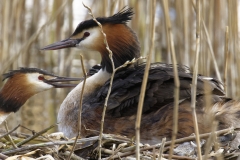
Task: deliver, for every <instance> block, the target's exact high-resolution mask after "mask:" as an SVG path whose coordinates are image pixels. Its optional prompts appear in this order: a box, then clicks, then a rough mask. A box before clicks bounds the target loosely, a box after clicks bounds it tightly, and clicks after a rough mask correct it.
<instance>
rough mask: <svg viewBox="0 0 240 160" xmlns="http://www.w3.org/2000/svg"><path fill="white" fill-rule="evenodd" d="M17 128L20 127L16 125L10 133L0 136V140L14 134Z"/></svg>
mask: <svg viewBox="0 0 240 160" xmlns="http://www.w3.org/2000/svg"><path fill="white" fill-rule="evenodd" d="M19 126H20V124H19V125H17V126H16V127H14V128H13V129H12V130H11V131H9V132H7V133H5V134H3V135H1V136H0V139H2V138H3V137H5V136H7V135H10V134H11V133H12V132H14V131H15V130H16V129H18V127H19Z"/></svg>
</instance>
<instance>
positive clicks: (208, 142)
mask: <svg viewBox="0 0 240 160" xmlns="http://www.w3.org/2000/svg"><path fill="white" fill-rule="evenodd" d="M217 127H218V123H217V122H216V121H214V122H213V125H212V129H211V131H212V134H211V135H210V136H209V137H208V139H207V142H206V143H205V149H204V152H205V155H204V156H203V160H207V158H208V152H209V151H210V149H211V147H212V143H213V141H214V138H215V131H216V130H217Z"/></svg>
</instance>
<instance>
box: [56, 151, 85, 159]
mask: <svg viewBox="0 0 240 160" xmlns="http://www.w3.org/2000/svg"><path fill="white" fill-rule="evenodd" d="M59 154H60V155H61V156H68V158H69V157H71V159H72V160H84V159H83V158H81V157H79V156H77V155H75V154H72V153H71V152H69V151H65V152H60V153H59Z"/></svg>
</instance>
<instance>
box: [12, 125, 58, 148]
mask: <svg viewBox="0 0 240 160" xmlns="http://www.w3.org/2000/svg"><path fill="white" fill-rule="evenodd" d="M56 125H57V124H54V125H51V126H50V127H48V128H46V129H44V130H42V131H40V132H37V133H35V134H34V135H33V136H31V137H29V138H27V139H25V140H23V141H22V142H19V143H17V144H16V146H17V147H20V146H21V145H24V144H26V143H28V142H30V141H31V140H33V139H35V138H37V137H39V136H41V135H42V134H43V133H46V132H47V131H48V130H50V129H52V128H53V127H55V126H56ZM10 149H11V148H10Z"/></svg>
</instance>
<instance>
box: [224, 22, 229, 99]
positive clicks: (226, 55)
mask: <svg viewBox="0 0 240 160" xmlns="http://www.w3.org/2000/svg"><path fill="white" fill-rule="evenodd" d="M228 43H229V31H228V26H226V30H225V45H224V55H225V67H224V68H225V70H224V90H225V95H226V97H227V96H228V87H227V82H228V79H227V76H228V61H229V49H228Z"/></svg>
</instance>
